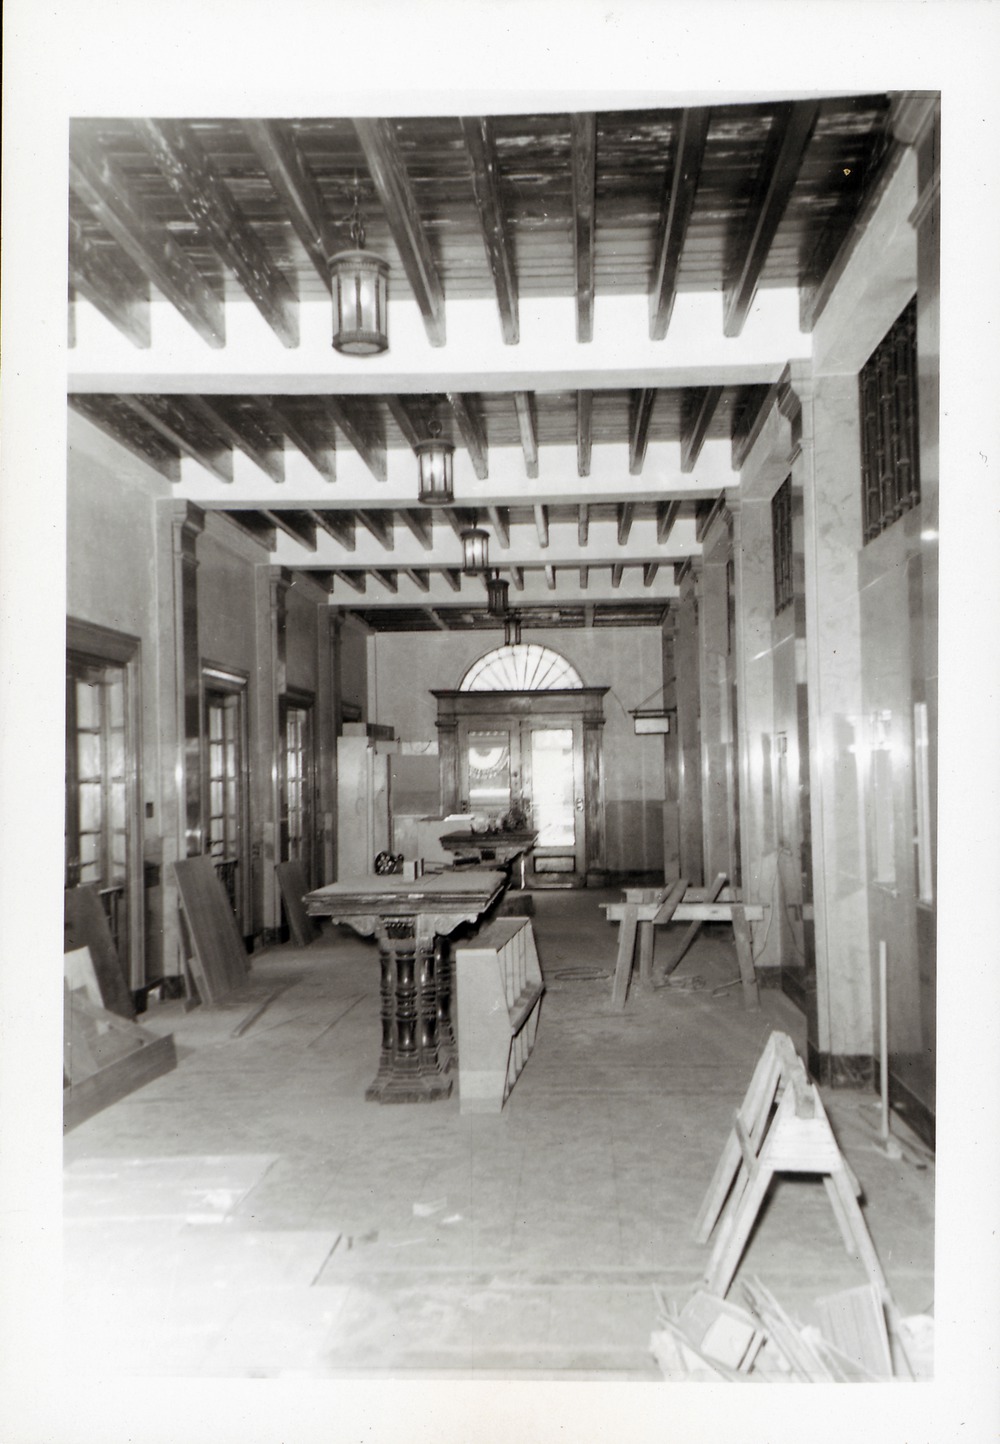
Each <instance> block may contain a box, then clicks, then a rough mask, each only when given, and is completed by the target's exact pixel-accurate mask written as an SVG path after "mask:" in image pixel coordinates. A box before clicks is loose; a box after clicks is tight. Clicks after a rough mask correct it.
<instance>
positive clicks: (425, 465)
mask: <svg viewBox="0 0 1000 1444" xmlns="http://www.w3.org/2000/svg"><path fill="white" fill-rule="evenodd" d="M427 430H428V433H429V434H428V437H427V440H426V441H418V442H417V444H416V445H415V447H414V448H413V449H414V451H415V452H416V455H417V474H418V477H419V480H420V493H419V494H420V500H421V501H422V502H423V503H424V504H425V505H426V506H446V505H448V504H449V503H451V502H452V501H454V499H455V493H454V457H455V448H454V446H452V444H451V442H450V441H442V440H441V423H440V422H439V421H432V422H431V424H430V426H429V427H428V428H427Z"/></svg>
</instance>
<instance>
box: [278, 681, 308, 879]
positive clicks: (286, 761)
mask: <svg viewBox="0 0 1000 1444" xmlns="http://www.w3.org/2000/svg"><path fill="white" fill-rule="evenodd" d="M280 720H281V776H280V794H281V796H280V803H281V832H280V848H281V860H282V862H300V863H301V864H302V872H303V875H304V877H305V879H306V882H307V883H308V882H311V881H312V873H313V788H314V786H315V777H314V767H313V753H312V701H311V699H307V698H306V697H305V696H303V697H300V698H295V697H288V696H285V697H282V698H281V702H280Z"/></svg>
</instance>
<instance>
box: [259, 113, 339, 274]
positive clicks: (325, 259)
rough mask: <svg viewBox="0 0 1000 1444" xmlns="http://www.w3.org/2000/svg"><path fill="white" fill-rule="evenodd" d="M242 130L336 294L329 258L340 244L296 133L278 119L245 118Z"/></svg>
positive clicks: (313, 261) (315, 265) (304, 242)
mask: <svg viewBox="0 0 1000 1444" xmlns="http://www.w3.org/2000/svg"><path fill="white" fill-rule="evenodd" d="M243 129H244V131H245V133H246V137H247V140H248V141H249V142H250V144H251V146H252V147H253V150H254V154H255V155H256V156H257V159H258V160H259V161H260V163H261V165H262V167H263V169H264V174H265V175H266V176H267V178H268V180H269V181H270V182H271V186H272V188H273V190H274V193H275V195H276V196H277V197H278V199H279V200H280V201H281V203H282V205H283V206H284V208H285V211H286V213H287V215H288V218H289V220H290V221H291V223H292V229H293V230H294V232H295V234H296V235H297V236H298V238H299V240H300V241H301V242H302V245H303V248H304V250H305V253H306V255H307V256H308V257H309V259H310V261H312V263H313V266H314V267H315V268H316V272H317V274H318V276H319V278H320V280H321V281H322V282H323V284H324V286H325V287H326V289H327V290H328V291H329V292H330V293H331V294H332V293H333V282H332V280H331V278H330V257H331V256H332V255H333V254H334V252H335V251H336V250H338V249H340V247H339V246H338V245H337V243H336V239H335V237H334V235H333V233H332V230H331V227H330V225H329V222H328V221H327V218H326V216H325V214H324V211H323V198H322V196H321V195H320V191H319V187H318V186H317V184H316V182H315V180H314V179H313V177H312V175H311V174H310V173H309V168H308V166H307V165H306V163H305V161H304V160H303V158H302V154H301V152H300V150H299V147H298V144H297V143H296V140H295V136H294V135H293V134H292V132H291V130H290V129H289V128H288V126H287V125H286V124H285V123H283V122H282V121H278V120H244V121H243Z"/></svg>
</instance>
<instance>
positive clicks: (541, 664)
mask: <svg viewBox="0 0 1000 1444" xmlns="http://www.w3.org/2000/svg"><path fill="white" fill-rule="evenodd" d="M582 686H583V679H582V677H581V676H580V674H579V672H578V671H577V670H576V668H575V667H571V666H570V664H569V663H568V662H567V661H566V658H565V657H560V655H559V653H558V652H553V651H552V650H551V648H549V647H540V646H539V645H538V643H537V642H518V643H516V644H515V645H513V646H509V647H507V646H505V647H496V648H495V649H494V650H493V651H492V652H487V653H486V655H485V656H484V657H480V658H479V661H478V662H473V664H472V666H471V667H470V668H469V670H468V671H467V672H466V674H465V676H464V677H463V678H462V681H461V683H460V684H459V689H458V690H459V691H460V692H547V691H551V690H552V689H553V688H556V687H582Z"/></svg>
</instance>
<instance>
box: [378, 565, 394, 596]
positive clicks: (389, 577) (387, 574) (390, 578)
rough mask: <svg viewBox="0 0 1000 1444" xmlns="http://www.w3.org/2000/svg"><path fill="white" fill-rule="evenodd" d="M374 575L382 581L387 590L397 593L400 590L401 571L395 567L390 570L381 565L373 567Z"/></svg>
mask: <svg viewBox="0 0 1000 1444" xmlns="http://www.w3.org/2000/svg"><path fill="white" fill-rule="evenodd" d="M372 576H373V577H374V578H375V580H376V581H377V582H381V584H382V586H383V587H385V589H386V591H387V592H393V593H396V592H398V591H399V573H398V572H397V571H396V569H395V568H394V567H393V568H390V569H389V570H388V571H386V570H384V569H382V568H379V567H372Z"/></svg>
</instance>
